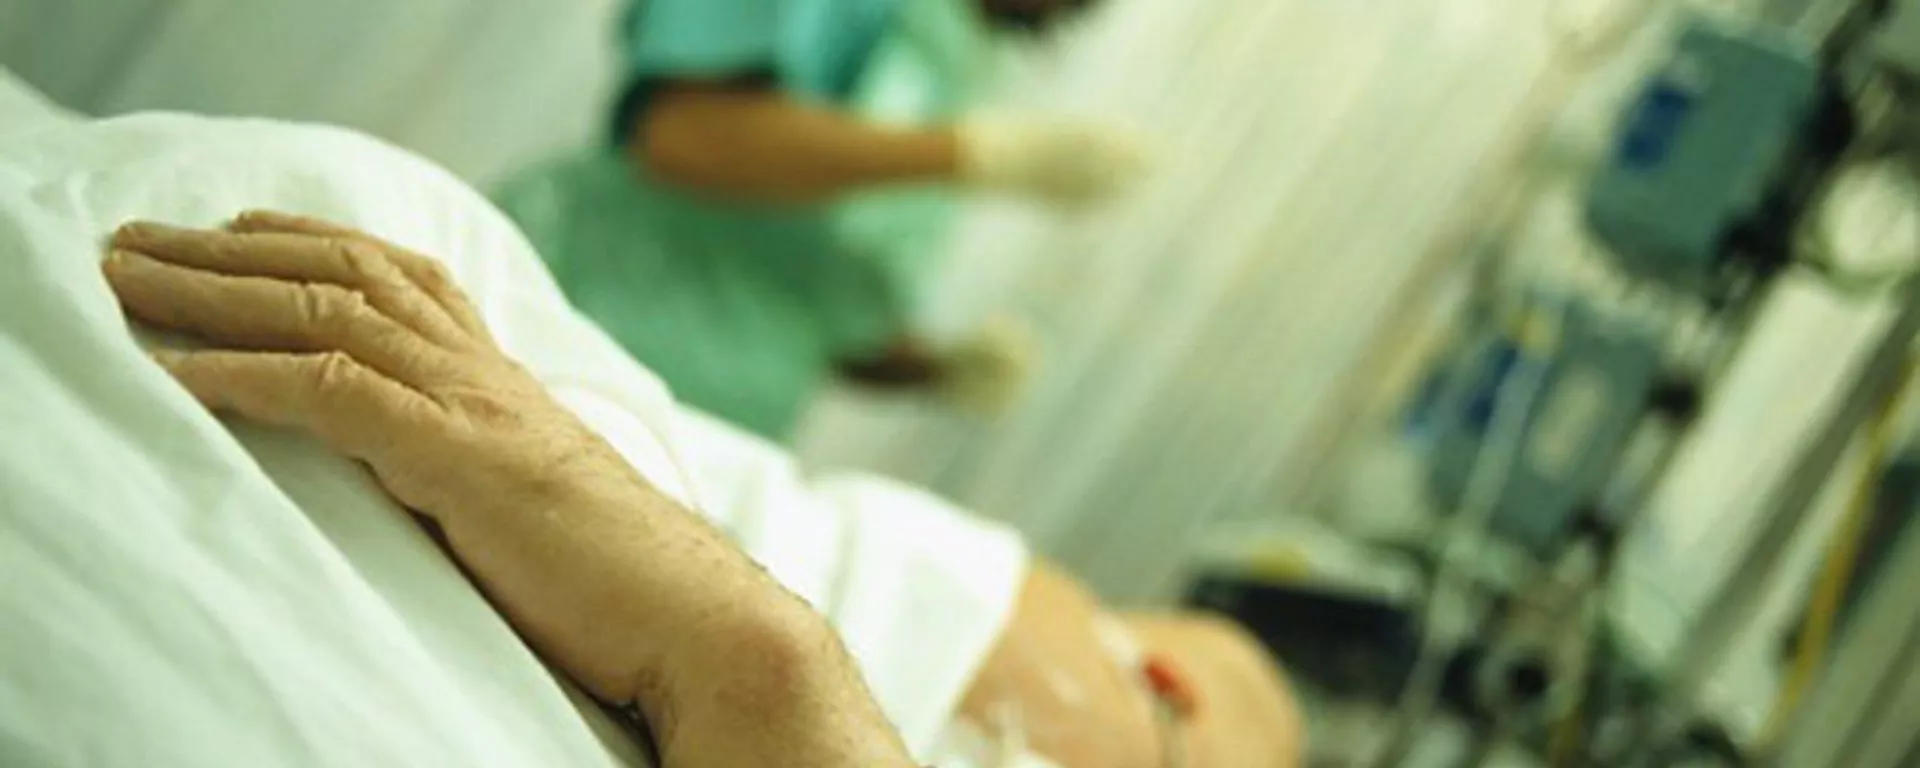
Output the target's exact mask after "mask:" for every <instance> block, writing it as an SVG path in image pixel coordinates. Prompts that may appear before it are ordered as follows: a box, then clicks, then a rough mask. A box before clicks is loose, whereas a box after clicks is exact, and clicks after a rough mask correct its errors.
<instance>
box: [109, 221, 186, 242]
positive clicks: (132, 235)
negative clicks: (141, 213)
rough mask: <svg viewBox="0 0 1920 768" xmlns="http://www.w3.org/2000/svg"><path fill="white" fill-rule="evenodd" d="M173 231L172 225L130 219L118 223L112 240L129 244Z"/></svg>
mask: <svg viewBox="0 0 1920 768" xmlns="http://www.w3.org/2000/svg"><path fill="white" fill-rule="evenodd" d="M173 231H176V230H175V229H174V228H173V227H169V226H167V225H165V224H160V223H158V222H152V221H130V222H127V223H125V224H122V225H120V228H119V229H117V230H114V232H113V242H114V243H118V244H128V245H131V244H134V243H139V242H143V241H147V240H152V239H153V238H156V237H160V236H163V235H165V234H167V233H168V232H173Z"/></svg>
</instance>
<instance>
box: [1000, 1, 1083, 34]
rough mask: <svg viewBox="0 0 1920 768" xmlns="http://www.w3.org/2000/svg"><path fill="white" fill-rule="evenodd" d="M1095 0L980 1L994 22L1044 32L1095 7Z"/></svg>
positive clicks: (1010, 27) (1007, 26) (1018, 28)
mask: <svg viewBox="0 0 1920 768" xmlns="http://www.w3.org/2000/svg"><path fill="white" fill-rule="evenodd" d="M1094 2H1096V0H979V3H980V10H981V11H983V12H984V13H986V15H987V18H988V19H989V20H991V21H993V23H994V24H996V25H998V26H1001V27H1006V28H1009V29H1017V30H1021V31H1027V32H1042V31H1045V30H1047V29H1048V28H1050V27H1052V26H1053V25H1055V24H1058V23H1060V22H1061V21H1063V20H1065V19H1066V18H1068V17H1070V16H1072V15H1074V14H1076V13H1079V12H1081V11H1084V10H1086V9H1087V8H1090V7H1092V6H1093V4H1094Z"/></svg>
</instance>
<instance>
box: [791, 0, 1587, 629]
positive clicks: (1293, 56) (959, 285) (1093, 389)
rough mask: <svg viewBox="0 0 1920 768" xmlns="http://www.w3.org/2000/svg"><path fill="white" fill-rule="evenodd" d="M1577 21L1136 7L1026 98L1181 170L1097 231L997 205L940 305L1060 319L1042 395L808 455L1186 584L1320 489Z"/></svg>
mask: <svg viewBox="0 0 1920 768" xmlns="http://www.w3.org/2000/svg"><path fill="white" fill-rule="evenodd" d="M1568 9H1569V6H1568V4H1565V3H1546V2H1541V0H1400V1H1398V2H1370V3H1354V2H1329V1H1328V0H1216V1H1214V2H1206V3H1175V2H1150V1H1149V0H1116V2H1114V3H1112V5H1111V7H1110V8H1109V9H1108V12H1106V13H1105V14H1103V15H1102V16H1101V17H1099V18H1098V19H1096V20H1094V21H1093V23H1092V24H1091V25H1090V27H1089V28H1088V29H1086V30H1084V31H1083V32H1084V34H1083V35H1082V36H1080V37H1079V38H1078V39H1077V40H1075V41H1074V43H1073V44H1072V45H1071V46H1070V47H1069V48H1068V49H1066V50H1065V51H1063V52H1061V55H1060V56H1059V59H1058V60H1057V61H1056V62H1053V63H1054V64H1055V66H1054V67H1053V68H1051V69H1050V70H1042V71H1040V72H1039V73H1038V75H1037V77H1035V78H1034V79H1032V80H1029V81H1027V82H1023V83H1021V84H1020V85H1019V86H1018V88H1017V89H1016V91H1015V92H1014V93H1012V94H1009V95H1008V98H1007V99H1006V102H1007V103H1006V106H1007V107H1008V108H1021V109H1028V110H1035V111H1042V112H1060V113H1072V114H1078V115H1089V116H1099V117H1105V118H1109V119H1112V120H1115V121H1119V122H1122V123H1125V124H1128V125H1132V126H1134V127H1137V128H1139V129H1140V130H1142V131H1143V132H1145V133H1147V134H1148V135H1150V136H1152V137H1154V139H1155V140H1156V143H1157V145H1158V148H1159V150H1160V160H1161V165H1160V169H1159V170H1160V172H1161V173H1160V175H1159V176H1158V178H1157V179H1156V181H1155V182H1154V183H1153V184H1152V185H1151V188H1150V189H1147V190H1145V191H1144V192H1143V193H1142V194H1140V195H1139V196H1138V197H1136V198H1134V199H1132V200H1129V201H1127V202H1126V203H1125V204H1124V205H1122V206H1120V207H1119V208H1118V209H1117V210H1111V211H1106V212H1103V213H1100V214H1098V215H1094V216H1089V217H1084V218H1074V219H1050V218H1046V217H1044V216H1042V215H1040V214H1036V213H1031V212H1024V211H1016V210H1007V209H999V208H992V207H985V206H982V207H979V208H977V209H976V210H972V211H970V212H969V213H968V214H967V217H966V220H965V221H964V222H963V225H962V227H961V231H960V234H959V237H958V242H957V243H956V244H955V247H954V250H953V252H952V254H951V257H950V262H949V263H950V265H951V268H950V269H949V273H948V275H947V276H946V279H945V280H943V281H942V282H941V283H940V284H939V286H938V287H937V289H936V291H937V298H936V301H935V308H934V310H933V311H932V313H931V317H930V318H929V323H930V324H931V325H932V326H934V327H936V328H942V329H946V330H948V331H952V330H953V329H957V328H961V327H964V326H965V325H966V324H967V323H968V322H971V321H975V320H977V319H979V318H981V317H983V316H985V315H987V314H989V313H992V312H1011V313H1015V314H1017V315H1019V316H1022V317H1024V318H1027V319H1028V320H1030V321H1031V322H1033V323H1034V324H1035V326H1036V327H1037V329H1038V331H1039V336H1040V339H1041V342H1042V350H1043V356H1042V360H1041V369H1040V372H1039V376H1038V381H1037V382H1035V386H1034V389H1033V391H1032V392H1031V395H1030V397H1029V398H1027V400H1026V401H1025V402H1024V403H1023V405H1022V406H1021V407H1020V408H1019V409H1018V411H1017V412H1016V413H1013V414H1011V415H1010V416H1008V417H1006V418H1004V419H1002V420H1000V421H998V422H997V423H993V424H990V425H981V424H974V423H970V422H968V421H966V420H964V419H961V418H959V417H954V416H946V415H941V414H937V413H934V412H932V411H931V410H930V409H925V408H923V407H920V406H915V405H910V404H906V403H898V402H894V403H888V402H878V401H874V400H870V399H860V398H855V397H849V396H840V397H836V398H833V399H830V400H829V401H828V402H827V403H826V404H825V405H823V407H821V408H819V409H817V410H816V413H815V414H814V418H813V420H812V422H811V426H810V429H809V431H808V434H807V436H806V438H805V439H804V440H803V445H804V448H805V451H806V453H807V455H808V456H810V457H811V459H812V460H813V461H815V462H816V463H822V464H845V463H857V464H862V465H865V466H868V467H872V468H877V469H880V470H883V471H887V472H890V473H893V474H896V475H900V476H903V477H905V478H907V479H910V480H914V481H919V482H924V483H928V484H931V485H933V486H934V487H936V488H937V489H939V490H941V491H943V492H946V493H948V494H951V495H953V496H955V497H957V498H958V499H959V500H960V501H962V502H963V503H966V504H968V505H970V506H973V507H975V508H977V509H980V510H983V511H985V512H987V513H990V514H995V515H999V516H1001V517H1003V518H1005V519H1008V520H1010V521H1013V522H1015V523H1017V524H1019V525H1020V526H1021V527H1023V528H1024V529H1025V530H1027V531H1028V532H1029V533H1030V534H1032V535H1033V536H1034V537H1035V539H1036V541H1037V542H1038V544H1039V546H1040V547H1041V548H1042V549H1043V550H1045V551H1047V552H1049V553H1050V554H1052V555H1053V556H1055V557H1058V558H1060V559H1062V560H1064V561H1065V562H1066V563H1067V564H1068V565H1070V566H1071V567H1073V568H1075V569H1076V570H1077V571H1079V572H1080V573H1083V574H1085V575H1086V576H1088V577H1089V578H1090V579H1091V580H1092V581H1093V582H1094V583H1095V584H1096V585H1097V586H1099V587H1100V588H1101V589H1103V591H1105V592H1107V593H1108V594H1110V595H1112V596H1116V597H1130V598H1155V597H1164V596H1166V594H1167V593H1168V591H1169V590H1171V589H1174V588H1176V587H1177V583H1176V582H1177V578H1176V577H1177V574H1178V572H1179V568H1180V566H1181V562H1182V560H1183V558H1184V557H1185V556H1186V555H1187V554H1188V552H1189V549H1190V547H1191V546H1192V545H1193V544H1194V543H1195V542H1196V541H1197V539H1198V538H1199V537H1200V536H1201V535H1202V532H1203V531H1204V530H1205V529H1206V528H1207V527H1208V526H1209V525H1210V524H1211V523H1214V522H1216V521H1219V520H1222V519H1226V518H1232V517H1244V516H1259V515H1267V514H1278V513H1282V512H1285V511H1287V510H1286V506H1287V505H1288V504H1289V503H1290V501H1291V500H1294V499H1297V498H1299V497H1300V495H1301V494H1302V493H1304V492H1305V491H1306V490H1307V489H1306V488H1305V484H1306V483H1307V481H1309V480H1311V478H1308V477H1303V476H1302V473H1301V472H1300V470H1301V469H1302V468H1311V467H1316V466H1319V463H1318V462H1317V461H1316V460H1317V458H1318V457H1317V456H1316V452H1317V451H1320V450H1323V449H1324V446H1323V445H1322V442H1323V441H1322V438H1324V436H1325V435H1324V432H1325V427H1326V425H1325V423H1324V420H1325V419H1326V418H1327V417H1328V415H1329V414H1330V413H1333V412H1336V411H1338V410H1341V409H1343V408H1346V407H1348V406H1350V405H1352V403H1351V401H1350V399H1349V398H1348V397H1347V395H1350V394H1352V390H1353V389H1354V387H1355V384H1356V382H1355V381H1354V380H1353V377H1354V376H1355V375H1357V374H1358V373H1359V371H1360V370H1361V366H1362V364H1363V361H1364V358H1365V357H1366V356H1367V354H1368V350H1370V349H1373V348H1375V347H1377V346H1378V344H1379V343H1380V341H1381V340H1380V339H1379V338H1378V336H1379V335H1380V334H1381V333H1382V332H1383V329H1385V328H1387V327H1389V326H1388V323H1389V322H1390V321H1391V320H1392V319H1393V318H1394V316H1395V313H1394V310H1395V309H1396V308H1397V307H1398V306H1400V305H1401V304H1402V303H1403V302H1404V301H1405V300H1406V299H1407V297H1408V295H1409V294H1410V292H1418V291H1419V290H1421V289H1423V287H1424V286H1422V285H1419V284H1418V283H1419V282H1420V281H1424V280H1426V279H1428V278H1429V277H1430V276H1431V270H1429V269H1428V267H1429V266H1430V265H1431V264H1432V263H1433V261H1432V260H1433V258H1435V257H1436V256H1439V255H1442V252H1443V251H1444V250H1445V248H1446V243H1445V238H1446V236H1447V235H1448V234H1450V233H1454V232H1456V231H1457V230H1456V228H1457V227H1459V226H1460V225H1461V224H1462V222H1465V221H1470V220H1471V219H1472V218H1473V214H1474V213H1475V211H1474V210H1473V208H1474V201H1475V200H1476V199H1477V198H1476V195H1477V193H1478V191H1480V190H1484V189H1487V188H1488V186H1489V185H1488V182H1489V180H1488V179H1487V178H1486V176H1487V175H1488V174H1492V173H1497V172H1500V170H1501V168H1502V167H1503V163H1504V162H1505V160H1506V159H1507V158H1509V157H1510V156H1511V154H1512V153H1513V152H1514V151H1515V150H1516V149H1517V145H1518V143H1520V142H1521V141H1523V140H1524V139H1525V138H1526V137H1527V136H1528V134H1529V132H1530V126H1531V124H1530V122H1529V121H1533V120H1536V119H1537V118H1538V117H1539V114H1538V113H1539V111H1540V109H1541V108H1542V106H1543V103H1542V101H1541V96H1542V94H1541V89H1542V88H1543V87H1545V86H1546V84H1547V81H1548V79H1549V78H1548V75H1549V74H1550V72H1551V71H1552V67H1551V65H1552V64H1553V62H1554V53H1555V52H1556V50H1558V48H1559V46H1560V43H1561V42H1562V40H1563V38H1562V35H1563V34H1564V32H1565V24H1566V23H1567V22H1569V21H1570V20H1571V19H1572V18H1573V17H1571V16H1568V15H1566V14H1567V12H1568ZM1546 106H1551V104H1547V105H1546Z"/></svg>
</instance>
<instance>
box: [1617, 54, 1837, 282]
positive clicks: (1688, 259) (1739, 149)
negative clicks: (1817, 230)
mask: <svg viewBox="0 0 1920 768" xmlns="http://www.w3.org/2000/svg"><path fill="white" fill-rule="evenodd" d="M1834 98H1835V94H1834V93H1833V92H1832V90H1831V89H1830V88H1829V87H1828V84H1827V82H1826V80H1825V78H1824V77H1823V76H1822V74H1821V71H1820V68H1819V64H1818V62H1816V61H1815V60H1814V58H1813V55H1812V53H1811V52H1809V51H1805V50H1800V49H1797V48H1796V47H1795V46H1794V45H1793V44H1792V43H1791V41H1790V40H1788V39H1786V38H1785V36H1784V35H1780V34H1777V33H1771V32H1767V31H1763V30H1744V31H1734V30H1731V29H1727V28H1725V27H1724V26H1723V25H1720V24H1714V23H1707V22H1697V23H1695V24H1694V25H1693V26H1691V27H1690V28H1688V29H1687V30H1686V31H1685V32H1683V33H1682V34H1681V36H1680V40H1679V42H1678V44H1677V46H1676V48H1675V51H1674V54H1673V56H1672V58H1671V59H1670V60H1669V61H1668V62H1667V64H1666V65H1665V66H1664V67H1663V69H1662V70H1661V71H1660V72H1659V73H1658V74H1656V75H1655V76H1654V77H1653V78H1652V80H1651V81H1650V82H1649V83H1648V84H1647V86H1646V88H1645V90H1644V91H1643V93H1642V94H1641V97H1640V100H1639V103H1638V104H1637V105H1636V106H1635V107H1634V108H1633V110H1632V113H1631V115H1630V116H1629V117H1628V118H1627V120H1626V123H1625V125H1624V126H1622V128H1621V139H1620V141H1619V144H1618V151H1617V153H1616V155H1615V157H1614V158H1613V161H1612V162H1611V163H1609V164H1608V165H1607V166H1606V167H1605V169H1604V170H1602V171H1601V173H1600V174H1599V177H1598V178H1597V179H1596V180H1595V181H1594V183H1593V185H1592V187H1591V189H1590V190H1589V194H1588V197H1587V219H1588V223H1589V225H1590V227H1591V229H1592V230H1593V232H1594V234H1595V235H1597V236H1598V237H1599V238H1600V239H1601V240H1602V241H1604V242H1605V243H1606V244H1607V245H1608V246H1610V249H1611V250H1610V255H1611V256H1612V257H1613V260H1614V263H1615V264H1616V265H1618V266H1619V267H1620V269H1621V270H1622V271H1623V272H1626V273H1628V274H1630V275H1634V276H1636V277H1639V278H1641V279H1645V280H1650V281H1653V282H1657V283H1661V284H1664V285H1667V286H1670V287H1673V288H1676V289H1679V290H1683V291H1699V292H1708V293H1712V294H1716V295H1717V294H1719V293H1723V292H1724V291H1725V290H1726V289H1727V283H1728V281H1730V280H1732V279H1734V278H1736V277H1737V275H1736V274H1733V273H1735V272H1747V273H1749V276H1751V274H1752V273H1760V274H1764V273H1766V272H1769V271H1771V270H1773V269H1777V268H1778V267H1779V266H1780V265H1781V264H1783V263H1785V262H1786V260H1787V259H1788V258H1789V256H1790V254H1791V251H1792V250H1793V247H1792V233H1793V230H1794V227H1795V224H1796V223H1797V219H1798V217H1799V214H1800V212H1801V211H1802V210H1803V209H1804V208H1805V204H1806V201H1807V200H1808V199H1809V198H1810V197H1811V196H1812V194H1813V191H1814V187H1815V186H1816V185H1817V183H1818V178H1819V177H1820V176H1821V175H1822V173H1823V172H1824V171H1825V170H1826V169H1827V168H1829V167H1831V165H1832V161H1833V159H1834V157H1836V156H1837V154H1838V151H1839V148H1840V146H1841V145H1843V144H1844V141H1845V139H1846V138H1847V135H1848V133H1849V132H1850V127H1849V126H1848V122H1849V120H1848V119H1847V118H1848V114H1847V110H1845V109H1842V108H1835V106H1834V105H1833V104H1832V100H1833V99H1834Z"/></svg>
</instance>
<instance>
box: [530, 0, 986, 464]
mask: <svg viewBox="0 0 1920 768" xmlns="http://www.w3.org/2000/svg"><path fill="white" fill-rule="evenodd" d="M963 1H964V0H646V1H645V2H642V3H640V4H638V5H636V6H635V7H634V8H633V11H632V13H630V14H629V24H630V28H629V29H628V30H627V40H628V41H629V42H630V45H631V47H630V51H629V54H630V55H629V57H628V66H629V67H630V70H631V72H632V77H633V82H634V83H635V85H636V88H638V87H640V86H641V85H642V84H643V83H644V82H645V81H646V80H647V79H648V78H657V77H663V76H673V75H711V76H725V75H728V74H731V73H736V72H746V71H762V72H764V71H768V69H769V68H771V71H772V72H773V73H774V74H775V75H776V77H777V81H778V82H780V83H781V84H782V87H783V88H786V89H787V90H789V91H790V92H792V93H794V94H795V95H797V96H800V97H802V98H807V99H810V100H819V101H825V102H828V103H833V104H838V105H841V106H843V107H847V108H850V109H853V110H855V111H859V112H863V113H868V114H870V115H872V116H875V117H877V118H881V119H888V120H896V121H924V120H930V119H939V118H943V117H948V116H951V114H952V113H953V112H954V111H956V110H957V109H958V108H959V107H960V105H961V103H962V102H964V101H965V100H966V98H967V96H966V92H967V91H969V90H970V83H971V81H972V80H973V79H975V77H976V76H977V75H978V68H977V67H975V66H974V64H973V62H977V61H981V60H983V59H980V58H979V57H978V56H977V54H978V53H979V52H980V51H983V50H984V46H985V43H984V34H983V33H982V32H981V31H980V30H979V29H978V28H977V27H975V26H973V25H972V21H971V19H972V15H971V14H970V13H969V12H968V11H967V9H966V8H965V7H963V6H961V5H960V4H959V3H960V2H963ZM834 18H840V19H842V20H843V21H845V22H847V23H844V24H841V25H838V26H836V25H834V24H832V23H831V21H832V20H833V19H834ZM957 62H965V63H957ZM633 95H634V94H633V93H629V99H628V103H627V104H626V105H623V108H622V111H623V112H625V111H628V110H630V109H632V108H633V105H632V103H631V97H632V96H633ZM640 108H642V109H644V107H643V106H642V107H640ZM496 200H497V202H498V203H499V204H500V206H501V208H502V209H504V210H505V211H506V212H507V214H508V215H509V216H510V217H512V218H513V219H514V220H515V221H516V222H517V223H518V224H519V225H520V227H521V229H522V230H523V231H524V232H525V233H526V235H527V237H528V239H529V240H530V241H531V242H532V243H533V245H534V246H535V247H536V249H538V251H539V252H540V253H541V254H542V256H543V257H544V258H545V259H546V261H547V262H548V265H549V267H550V268H551V270H552V271H553V274H554V276H555V278H556V279H557V280H558V282H559V283H560V286H561V288H562V289H563V290H564V291H565V292H566V293H567V296H568V298H569V299H570V300H571V301H572V302H573V303H574V305H575V306H576V307H578V308H579V309H580V310H581V311H582V312H583V313H584V314H586V315H587V316H588V317H589V318H591V319H593V320H594V321H595V322H597V323H599V324H600V325H601V327H602V328H604V329H605V330H606V331H607V332H608V333H609V334H610V335H611V336H612V337H613V338H614V339H615V340H617V341H618V342H619V343H620V344H622V345H623V346H625V347H626V349H627V350H628V351H629V352H630V353H632V354H633V355H634V356H635V357H636V358H637V359H639V360H640V361H641V362H643V363H645V364H646V365H647V366H648V367H649V368H651V369H653V370H654V372H656V373H657V374H659V375H660V376H661V377H662V378H663V379H665V380H666V382H667V384H668V385H669V386H670V387H671V388H672V389H673V390H674V393H675V394H676V395H677V396H678V397H679V398H680V399H681V400H682V401H684V402H686V403H689V404H691V405H693V406H695V407H698V408H700V409H702V410H705V411H707V412H709V413H712V414H714V415H717V416H719V417H721V418H724V419H727V420H729V421H731V422H734V423H736V424H738V425H740V426H743V427H746V428H748V429H750V430H753V431H755V432H757V433H760V434H762V435H764V436H767V437H770V438H773V439H785V438H787V437H789V436H790V434H791V432H792V431H793V429H794V427H795V426H796V425H797V423H798V421H799V419H800V417H801V415H802V414H803V412H804V410H805V408H806V406H807V404H808V402H810V401H811V400H812V397H813V395H814V394H815V392H816V391H817V390H818V388H819V387H820V386H821V385H822V383H823V382H825V381H826V380H827V377H828V375H829V373H830V371H831V369H832V366H833V363H834V362H835V361H836V360H839V359H843V358H846V357H849V356H857V355H861V354H869V353H874V352H877V351H879V350H880V349H882V348H883V347H884V346H885V345H886V344H887V343H889V342H890V341H892V340H894V338H895V337H897V336H898V335H900V334H901V333H902V332H903V331H904V330H905V329H906V327H907V325H908V319H909V314H910V311H911V307H912V306H913V304H914V303H915V302H916V300H917V296H918V293H919V291H920V287H919V285H920V283H921V282H922V281H923V279H924V278H925V276H926V275H927V274H928V272H929V266H930V264H929V263H928V258H927V257H928V256H929V255H930V254H931V253H932V252H933V251H934V250H935V249H936V248H937V245H938V243H939V242H940V241H942V240H943V239H944V232H945V225H946V222H947V221H948V219H949V218H950V217H951V212H952V200H951V199H950V198H949V197H948V195H947V193H946V192H945V191H944V190H932V189H915V190H891V191H887V192H884V193H865V194H860V195H856V196H853V197H851V198H849V199H848V200H847V201H845V202H843V203H841V204H838V205H833V206H778V205H757V204H746V203H739V202H732V201H720V200H715V199H711V198H706V197H702V196H700V195H697V194H693V193H690V192H686V191H683V190H679V189H676V188H674V187H672V186H670V185H667V184H665V183H663V182H659V181H657V180H654V179H650V178H648V177H647V176H646V174H645V173H644V172H643V171H640V170H638V169H636V168H635V166H634V164H633V163H632V162H630V161H629V160H628V159H626V158H625V156H624V155H623V153H622V151H621V150H620V149H619V148H617V147H599V148H594V149H591V150H587V151H584V152H581V153H578V154H575V155H573V156H570V157H566V158H562V159H560V160H558V161H556V162H553V163H549V164H547V165H543V166H540V167H537V168H534V169H532V170H531V171H529V172H528V173H526V174H523V175H521V176H520V177H518V178H516V179H514V180H513V181H512V182H510V183H509V184H507V185H506V186H505V187H504V188H502V189H501V190H500V191H499V193H498V194H497V195H496Z"/></svg>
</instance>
